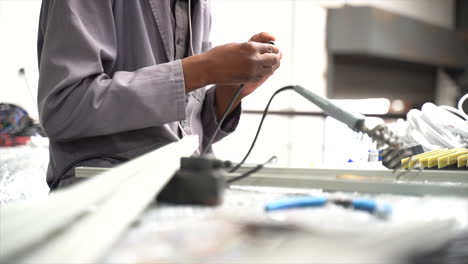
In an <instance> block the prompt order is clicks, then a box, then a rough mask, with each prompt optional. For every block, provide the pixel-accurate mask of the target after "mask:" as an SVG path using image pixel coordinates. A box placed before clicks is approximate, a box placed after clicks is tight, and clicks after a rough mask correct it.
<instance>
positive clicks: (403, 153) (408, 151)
mask: <svg viewBox="0 0 468 264" xmlns="http://www.w3.org/2000/svg"><path fill="white" fill-rule="evenodd" d="M383 151H385V150H383ZM421 153H424V149H423V147H422V146H421V145H419V144H416V145H408V146H405V147H403V148H401V149H400V150H399V151H398V159H399V160H400V162H399V164H397V167H400V166H401V160H402V159H404V158H408V157H410V156H415V155H418V154H421ZM391 160H394V159H391ZM388 163H389V161H387V162H385V161H384V160H382V164H383V165H384V166H385V167H387V168H389V169H393V168H391V167H390V166H389V164H388Z"/></svg>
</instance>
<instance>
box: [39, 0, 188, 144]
mask: <svg viewBox="0 0 468 264" xmlns="http://www.w3.org/2000/svg"><path fill="white" fill-rule="evenodd" d="M47 9H48V10H47V22H46V23H47V25H46V27H45V29H46V30H45V31H44V32H42V33H43V45H42V49H41V51H40V63H39V87H38V103H39V114H40V120H41V124H42V126H43V128H44V130H45V132H46V134H47V135H48V136H49V138H51V140H55V141H69V140H73V139H77V138H84V137H91V136H99V135H107V134H113V133H118V132H123V131H129V130H136V129H141V128H146V127H152V126H161V125H163V124H166V123H170V122H174V121H178V120H184V119H185V88H184V79H183V72H182V65H181V62H180V60H177V61H173V62H169V63H164V64H159V65H154V66H149V67H145V68H141V69H138V70H136V71H133V72H131V71H117V72H115V73H113V74H112V76H110V73H111V72H112V69H113V68H114V66H115V63H116V57H117V43H116V42H117V41H116V30H115V26H114V20H113V12H112V1H110V0H98V1H94V0H92V1H76V0H50V1H49V6H48V7H47ZM41 16H42V15H41Z"/></svg>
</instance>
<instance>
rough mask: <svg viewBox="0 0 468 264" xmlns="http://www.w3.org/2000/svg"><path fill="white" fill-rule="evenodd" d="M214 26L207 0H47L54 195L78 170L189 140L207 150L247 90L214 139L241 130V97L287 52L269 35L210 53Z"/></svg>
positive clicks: (46, 118)
mask: <svg viewBox="0 0 468 264" xmlns="http://www.w3.org/2000/svg"><path fill="white" fill-rule="evenodd" d="M210 26H211V13H210V2H209V1H208V0H192V1H191V0H131V1H128V0H99V1H95V0H79V1H76V0H43V1H42V6H41V14H40V21H39V33H38V62H39V87H38V105H39V116H40V122H41V125H42V127H43V129H44V131H45V133H46V135H47V136H48V137H49V140H50V146H49V150H50V161H49V167H48V171H47V183H48V184H49V186H50V187H51V190H54V189H56V188H63V187H66V186H70V185H71V184H73V183H75V182H77V181H79V179H78V178H76V177H74V170H73V169H72V167H74V166H78V165H81V166H99V167H108V166H112V165H114V164H116V163H119V162H122V161H124V160H126V159H131V158H134V157H137V156H139V155H142V154H144V153H146V152H148V151H151V150H154V149H157V148H159V147H161V146H163V145H166V144H168V143H170V142H174V141H178V140H180V138H181V137H183V136H185V135H191V134H195V135H198V136H199V140H200V150H202V149H203V148H204V147H205V146H206V144H207V141H208V140H209V139H210V137H211V136H212V135H213V132H214V130H215V127H216V126H217V125H218V121H219V119H220V117H221V115H222V113H223V112H224V110H225V109H226V107H227V105H228V104H229V102H230V100H231V98H232V97H233V94H234V92H235V91H236V89H237V88H238V87H239V86H240V85H241V84H244V87H243V90H242V91H241V93H240V96H239V99H237V100H236V101H235V104H234V106H235V107H233V110H232V111H231V112H230V113H229V115H228V116H227V118H226V120H225V121H224V122H223V124H222V126H221V131H220V132H219V133H218V134H217V136H216V138H215V141H218V140H220V139H222V138H223V137H225V136H226V135H228V134H229V133H232V132H233V131H234V130H235V128H236V126H237V124H238V122H239V118H240V114H241V100H242V98H245V97H246V96H248V95H249V94H251V93H252V92H254V91H255V90H256V89H257V88H258V87H259V86H260V85H261V84H262V83H263V82H264V81H265V80H267V79H268V78H269V77H270V76H271V75H272V74H273V73H274V72H275V70H276V69H278V67H279V66H280V61H281V57H282V54H281V52H280V50H279V49H278V48H277V47H276V46H273V45H271V44H268V42H269V41H273V40H275V38H274V36H272V35H271V34H269V33H265V32H262V33H259V34H256V35H254V36H253V37H252V38H251V39H250V41H248V42H245V43H229V44H225V45H221V46H217V47H214V48H211V43H210V41H209V34H210ZM207 86H210V87H207ZM87 157H91V158H89V159H88V158H87ZM119 157H121V158H119ZM76 161H79V162H76ZM70 164H72V166H71V167H70Z"/></svg>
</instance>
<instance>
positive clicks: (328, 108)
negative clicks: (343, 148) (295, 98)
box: [294, 85, 365, 132]
mask: <svg viewBox="0 0 468 264" xmlns="http://www.w3.org/2000/svg"><path fill="white" fill-rule="evenodd" d="M294 90H295V91H296V92H297V93H299V94H300V95H302V96H304V97H305V98H306V99H307V100H309V101H310V102H312V103H313V104H315V105H316V106H318V107H320V109H322V110H323V111H324V112H325V113H326V114H327V115H329V116H331V117H333V118H335V119H336V120H338V121H340V122H343V123H345V124H346V125H347V126H348V127H349V128H351V129H352V130H354V131H357V132H361V130H362V128H363V127H364V120H365V117H364V116H363V115H361V114H356V113H351V112H348V111H345V110H344V109H342V108H340V107H339V106H337V105H335V104H334V103H332V102H331V101H330V100H328V99H326V98H323V97H321V96H319V95H317V94H315V93H313V92H311V91H309V90H307V89H305V88H303V87H301V86H299V85H296V86H294Z"/></svg>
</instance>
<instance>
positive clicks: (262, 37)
mask: <svg viewBox="0 0 468 264" xmlns="http://www.w3.org/2000/svg"><path fill="white" fill-rule="evenodd" d="M275 39H276V38H275V37H274V36H273V35H271V34H269V33H266V32H262V33H259V34H256V35H254V36H253V37H252V38H250V40H249V41H253V42H260V43H268V42H270V41H275ZM276 54H277V55H278V61H277V62H276V64H275V65H273V66H272V67H271V68H272V69H271V73H270V74H268V75H266V76H264V77H263V78H262V79H260V80H258V81H255V82H247V83H245V84H244V88H243V89H242V92H241V94H240V97H241V98H243V97H245V96H247V95H249V94H251V93H252V92H253V91H255V90H256V89H257V88H258V87H259V86H260V85H262V84H263V83H264V82H265V81H266V80H268V78H270V76H271V75H273V74H274V73H275V71H276V70H277V69H278V68H279V67H280V65H281V58H282V53H281V52H278V53H276Z"/></svg>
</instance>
